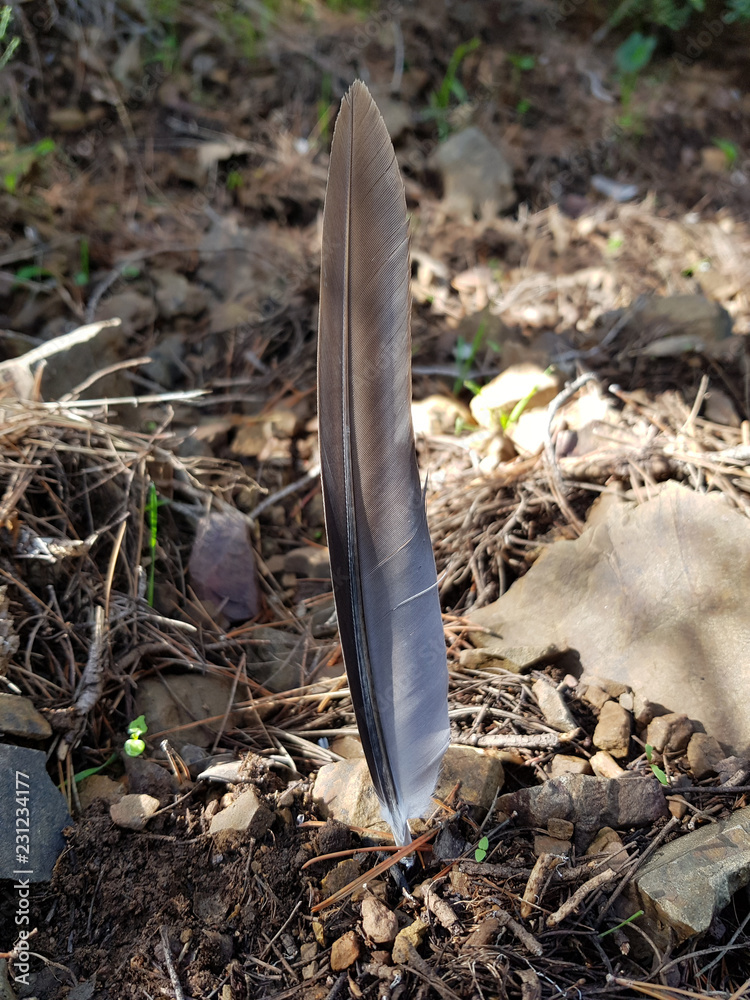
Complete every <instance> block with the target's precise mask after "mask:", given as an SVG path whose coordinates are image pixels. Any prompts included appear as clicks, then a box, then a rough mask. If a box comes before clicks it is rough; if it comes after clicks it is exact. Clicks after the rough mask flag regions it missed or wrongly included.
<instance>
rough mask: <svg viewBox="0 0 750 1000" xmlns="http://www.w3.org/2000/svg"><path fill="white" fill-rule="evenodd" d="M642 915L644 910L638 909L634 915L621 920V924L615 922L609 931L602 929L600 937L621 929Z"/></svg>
mask: <svg viewBox="0 0 750 1000" xmlns="http://www.w3.org/2000/svg"><path fill="white" fill-rule="evenodd" d="M642 916H643V910H636V911H635V913H634V914H633V915H632V916H630V917H628V918H627V919H626V920H621V921H620V923H619V924H615V926H614V927H610V929H609V930H608V931H602V933H601V934H600V935H599V937H600V938H603V937H606V936H607V935H608V934H613V933H614V932H615V931H619V929H620V928H621V927H625V926H626V925H627V924H632V922H633V921H634V920H637V919H638V917H642Z"/></svg>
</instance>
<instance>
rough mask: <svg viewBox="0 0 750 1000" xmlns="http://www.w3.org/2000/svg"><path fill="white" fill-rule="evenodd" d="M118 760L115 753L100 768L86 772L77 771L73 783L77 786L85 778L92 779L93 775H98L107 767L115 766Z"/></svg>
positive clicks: (89, 769)
mask: <svg viewBox="0 0 750 1000" xmlns="http://www.w3.org/2000/svg"><path fill="white" fill-rule="evenodd" d="M116 760H117V754H116V753H113V754H112V755H111V756H109V757H108V758H107V759H106V760H105V761H104V763H103V764H100V765H99V766H98V767H87V768H86V770H85V771H76V773H75V774H74V775H73V781H75V782H76V784H77V783H78V782H79V781H83V779H84V778H90V777H91V775H92V774H98V773H99V772H100V771H103V770H104V768H105V767H109V765H110V764H114V762H115V761H116Z"/></svg>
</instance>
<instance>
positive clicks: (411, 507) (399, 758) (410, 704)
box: [318, 82, 449, 844]
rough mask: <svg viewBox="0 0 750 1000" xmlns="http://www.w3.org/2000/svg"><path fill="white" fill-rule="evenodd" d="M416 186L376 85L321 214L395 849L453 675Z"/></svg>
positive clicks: (340, 436) (371, 698)
mask: <svg viewBox="0 0 750 1000" xmlns="http://www.w3.org/2000/svg"><path fill="white" fill-rule="evenodd" d="M410 312H411V299H410V291H409V239H408V227H407V220H406V200H405V196H404V187H403V182H402V180H401V175H400V173H399V169H398V164H397V162H396V157H395V153H394V150H393V146H392V144H391V140H390V137H389V135H388V131H387V129H386V126H385V123H384V122H383V119H382V117H381V116H380V113H379V112H378V109H377V107H376V105H375V103H374V101H373V99H372V97H371V96H370V94H369V91H368V90H367V88H366V87H365V86H364V84H362V83H360V82H357V83H355V84H354V85H353V86H352V87H351V89H350V90H349V92H348V93H347V94H346V96H345V97H344V99H343V101H342V104H341V111H340V113H339V117H338V120H337V122H336V128H335V131H334V137H333V143H332V148H331V160H330V167H329V174H328V188H327V192H326V202H325V211H324V217H323V254H322V267H321V289H320V319H319V340H318V423H319V434H320V453H321V478H322V484H323V500H324V508H325V519H326V530H327V535H328V547H329V552H330V560H331V575H332V578H333V588H334V598H335V603H336V611H337V616H338V623H339V633H340V638H341V645H342V650H343V655H344V663H345V666H346V672H347V676H348V680H349V688H350V691H351V695H352V701H353V704H354V710H355V714H356V718H357V724H358V727H359V731H360V735H361V738H362V744H363V748H364V751H365V756H366V758H367V762H368V765H369V769H370V774H371V777H372V780H373V784H374V787H375V791H376V793H377V796H378V798H379V800H380V803H381V806H382V812H383V816H384V818H385V819H386V821H387V822H388V823H389V825H390V826H391V828H392V830H393V833H394V837H395V839H396V842H397V843H398V844H407V843H409V842H410V840H411V836H410V833H409V826H408V822H407V821H408V819H409V818H410V817H417V816H419V815H420V814H421V813H422V812H424V811H425V810H426V809H427V808H428V807H429V803H430V796H431V795H432V792H433V790H434V787H435V783H436V780H437V776H438V772H439V768H440V762H441V760H442V757H443V754H444V752H445V749H446V747H447V745H448V737H449V723H448V670H447V664H446V653H445V642H444V639H443V628H442V619H441V615H440V603H439V598H438V591H437V576H436V572H435V560H434V555H433V551H432V544H431V541H430V536H429V530H428V527H427V519H426V515H425V509H424V495H423V492H422V488H421V485H420V480H419V470H418V467H417V460H416V453H415V448H414V432H413V428H412V421H411V333H410Z"/></svg>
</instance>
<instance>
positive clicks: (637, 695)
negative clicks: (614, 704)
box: [633, 691, 656, 728]
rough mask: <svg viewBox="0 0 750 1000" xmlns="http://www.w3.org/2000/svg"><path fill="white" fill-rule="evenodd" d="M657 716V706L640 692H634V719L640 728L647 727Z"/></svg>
mask: <svg viewBox="0 0 750 1000" xmlns="http://www.w3.org/2000/svg"><path fill="white" fill-rule="evenodd" d="M655 715H656V705H654V704H653V702H650V701H649V700H648V698H645V697H644V696H643V695H642V694H641V692H640V691H634V692H633V718H634V719H635V723H636V725H637V726H638V727H639V728H643V727H644V726H647V725H648V724H649V722H651V720H652V719H653V717H654V716H655Z"/></svg>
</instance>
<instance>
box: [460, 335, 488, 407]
mask: <svg viewBox="0 0 750 1000" xmlns="http://www.w3.org/2000/svg"><path fill="white" fill-rule="evenodd" d="M486 331H487V320H486V319H483V320H482V321H481V322H480V324H479V326H478V327H477V332H476V333H475V334H474V339H473V340H472V341H471V343H469V342H468V341H467V340H464V338H463V337H459V338H458V339H457V340H456V346H455V347H454V348H453V357H454V358H455V359H456V363H457V366H458V376H457V377H456V381H455V382H454V383H453V394H454V396H457V395H458V394H459V392H460V391H461V389H463V388H467V389H470V390H471V391H472V392H473V393H474V395H476V394H477V393H478V392H479V386H477V385H475V383H473V382H470V381H469V380H467V378H466V376H467V375H468V373H469V369H470V368H471V366H472V365H473V364H474V359H475V358H476V356H477V351H478V350H479V348H480V347H481V346H482V341H483V340H484V335H485V333H486Z"/></svg>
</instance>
